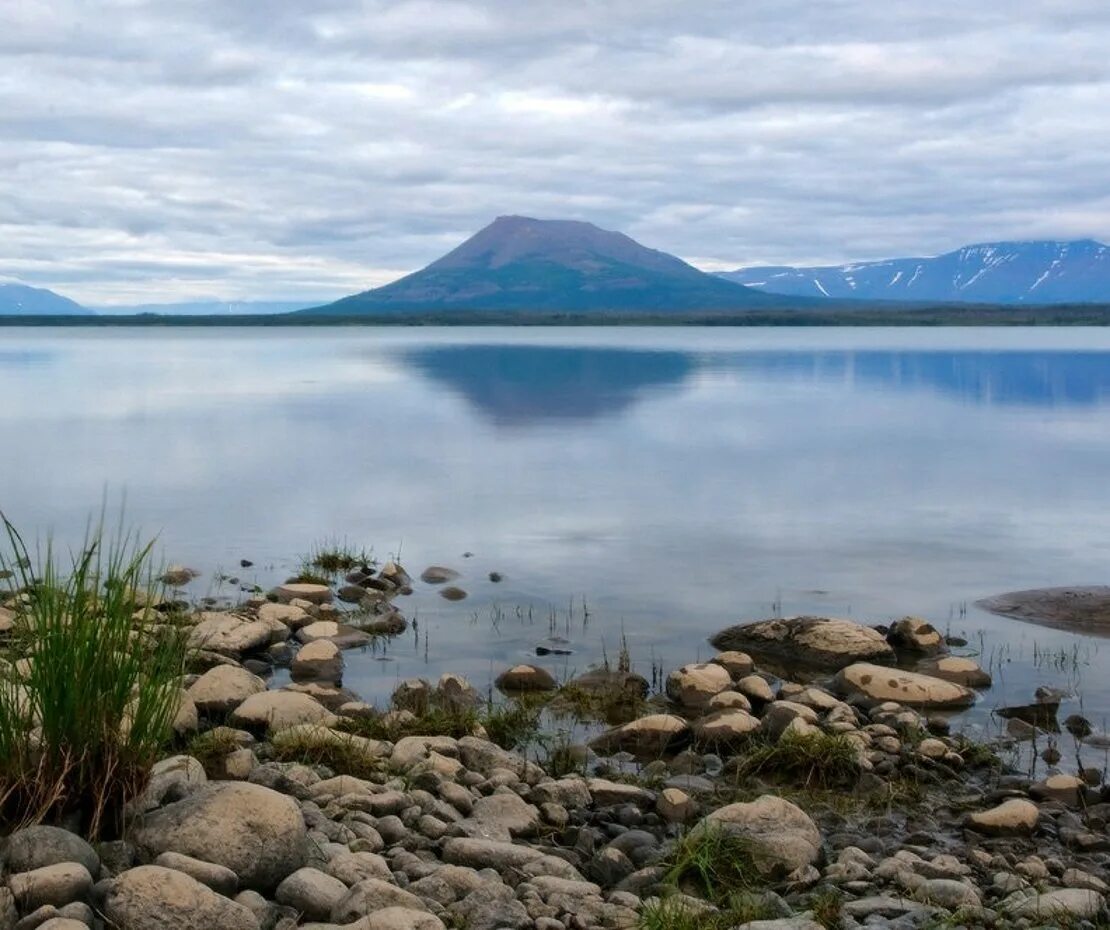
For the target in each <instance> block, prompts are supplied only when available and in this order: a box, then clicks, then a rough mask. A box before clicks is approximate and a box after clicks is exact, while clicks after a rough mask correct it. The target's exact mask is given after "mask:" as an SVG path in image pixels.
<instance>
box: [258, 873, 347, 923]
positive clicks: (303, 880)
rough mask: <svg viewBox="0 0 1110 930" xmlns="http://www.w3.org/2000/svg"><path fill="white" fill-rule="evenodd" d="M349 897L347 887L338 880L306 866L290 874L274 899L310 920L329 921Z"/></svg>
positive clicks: (283, 881) (279, 887) (278, 887)
mask: <svg viewBox="0 0 1110 930" xmlns="http://www.w3.org/2000/svg"><path fill="white" fill-rule="evenodd" d="M346 894H347V886H346V885H344V884H343V882H341V881H340V880H339V879H338V878H335V877H334V876H332V875H328V874H327V873H326V872H321V871H320V870H319V869H313V868H308V867H306V868H303V869H297V871H296V872H294V873H293V874H292V875H287V876H286V877H285V878H284V879H283V880H282V883H281V884H280V885H278V886H277V891H276V892H275V893H274V899H275V900H276V901H277V902H278V904H284V905H285V906H286V907H291V908H293V910H295V911H297V912H298V913H300V914H303V915H304V916H305V917H307V918H308V919H309V920H328V919H330V918H331V913H332V910H333V909H334V908H335V906H336V905H337V904H338V903H339V902H340V901H341V900H343V897H344V896H345V895H346Z"/></svg>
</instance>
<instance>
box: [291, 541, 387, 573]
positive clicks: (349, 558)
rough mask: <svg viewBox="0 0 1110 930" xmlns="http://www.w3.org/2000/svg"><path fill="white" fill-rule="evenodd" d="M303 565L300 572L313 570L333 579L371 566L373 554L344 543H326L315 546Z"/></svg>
mask: <svg viewBox="0 0 1110 930" xmlns="http://www.w3.org/2000/svg"><path fill="white" fill-rule="evenodd" d="M303 563H304V564H303V566H302V570H308V571H311V570H313V569H315V570H317V571H320V572H324V573H325V574H327V575H328V576H329V577H332V578H334V577H335V576H336V575H338V574H340V573H341V572H349V571H352V570H354V569H356V568H362V567H363V566H366V567H369V566H371V565H373V564H374V556H373V553H371V552H368V551H366V550H365V549H358V548H355V547H354V546H351V545H349V544H348V543H346V542H328V543H322V544H320V545H317V546H315V547H314V548H313V550H312V552H311V553H309V555H308V556H307V557H306V558H305V559H304V560H303Z"/></svg>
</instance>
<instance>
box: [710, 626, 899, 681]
mask: <svg viewBox="0 0 1110 930" xmlns="http://www.w3.org/2000/svg"><path fill="white" fill-rule="evenodd" d="M710 642H712V643H713V645H714V646H715V647H716V648H717V649H720V650H742V651H745V652H751V653H754V654H755V655H756V656H765V657H768V658H771V659H778V660H780V661H784V662H789V663H791V665H794V666H796V665H809V666H811V667H814V668H821V669H827V670H829V671H835V670H836V669H840V668H844V666H846V665H851V664H852V663H853V662H861V661H864V662H892V661H893V660H894V650H893V648H891V646H890V644H889V643H888V642H887V641H886V640H885V639H884V638H883V636H882V634H881V633H879V632H878V630H873V629H871V628H870V627H866V626H861V625H860V624H858V623H855V622H853V621H852V620H841V619H838V618H833V617H787V618H784V619H775V620H760V621H757V622H756V623H745V624H741V625H739V626H733V627H729V628H728V629H727V630H722V631H721V632H720V633H718V634H717V635H716V636H714V637H712V638H711V640H710Z"/></svg>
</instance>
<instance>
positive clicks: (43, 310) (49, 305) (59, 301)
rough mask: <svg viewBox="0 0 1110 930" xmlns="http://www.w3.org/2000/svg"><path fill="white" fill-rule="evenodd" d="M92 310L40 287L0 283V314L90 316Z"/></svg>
mask: <svg viewBox="0 0 1110 930" xmlns="http://www.w3.org/2000/svg"><path fill="white" fill-rule="evenodd" d="M92 313H93V311H92V310H89V309H88V308H87V307H82V306H81V305H80V304H79V303H76V302H74V301H72V300H70V299H69V298H68V297H63V296H62V295H61V294H55V293H54V292H53V291H48V290H46V288H42V287H30V286H28V285H26V284H2V283H0V316H91V315H92Z"/></svg>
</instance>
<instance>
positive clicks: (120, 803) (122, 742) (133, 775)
mask: <svg viewBox="0 0 1110 930" xmlns="http://www.w3.org/2000/svg"><path fill="white" fill-rule="evenodd" d="M3 524H4V530H5V532H6V537H7V546H6V551H4V552H2V553H0V568H2V569H3V570H5V571H10V572H11V573H12V581H11V584H12V587H13V588H14V589H16V590H18V591H20V592H22V599H21V601H20V602H19V603H18V605H17V615H16V624H15V627H14V629H13V631H12V634H11V641H10V647H9V655H10V657H11V659H12V660H13V661H12V663H11V664H8V663H3V664H2V666H0V821H2V823H3V826H5V827H15V826H18V825H20V824H26V823H32V822H43V821H47V822H62V821H65V822H67V823H68V822H71V821H72V820H73V819H76V820H78V821H79V822H80V826H81V829H82V830H83V831H85V832H86V834H88V835H91V836H97V835H99V834H101V833H102V832H108V833H114V832H116V831H118V830H119V829H120V828H121V827H122V818H123V812H124V808H125V805H126V804H127V802H128V801H129V800H131V799H132V798H133V797H135V796H136V795H137V794H138V793H139V792H140V791H141V790H142V789H143V788H144V787H145V784H146V781H147V778H148V776H149V771H150V766H151V765H152V764H153V763H154V762H155V761H156V760H157V759H158V757H159V755H160V754H161V752H162V751H163V749H164V748H165V747H166V746H167V744H168V743H169V742H170V741H171V739H172V737H173V722H174V719H175V717H176V715H177V712H178V709H179V707H180V701H181V677H182V675H183V674H184V670H185V665H186V660H187V658H188V646H187V634H186V631H184V630H183V629H181V628H180V627H175V626H172V625H170V624H166V623H164V622H163V621H162V618H161V616H160V614H158V612H157V611H155V610H150V609H141V608H143V607H144V606H145V605H146V604H149V603H155V602H157V601H158V600H159V599H160V592H161V590H162V589H161V586H160V585H159V584H158V583H157V582H156V581H155V578H156V575H157V572H156V571H154V569H153V566H152V563H151V558H150V553H151V544H146V545H142V544H140V543H139V542H138V541H137V540H136V538H135V537H134V536H133V535H132V534H131V533H128V532H125V531H124V530H123V529H122V526H121V527H120V529H118V530H117V531H116V532H115V534H114V535H112V536H109V535H108V534H107V533H106V532H105V528H104V523H103V516H102V517H101V521H100V523H99V524H97V525H96V526H95V527H93V528H90V530H89V532H88V533H86V536H85V539H84V543H83V545H82V547H81V549H80V550H79V551H77V552H75V553H71V554H70V555H69V557H68V558H62V557H60V556H59V555H58V553H57V552H56V551H55V549H54V547H53V545H52V544H51V543H47V544H46V547H45V549H44V550H43V551H39V552H36V554H35V555H36V557H35V558H32V555H31V553H30V551H29V550H28V548H27V546H26V544H25V543H24V541H23V539H22V537H21V536H20V535H19V533H18V532H17V531H16V529H15V527H14V526H12V524H11V523H10V522H8V520H7V519H6V518H3Z"/></svg>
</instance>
